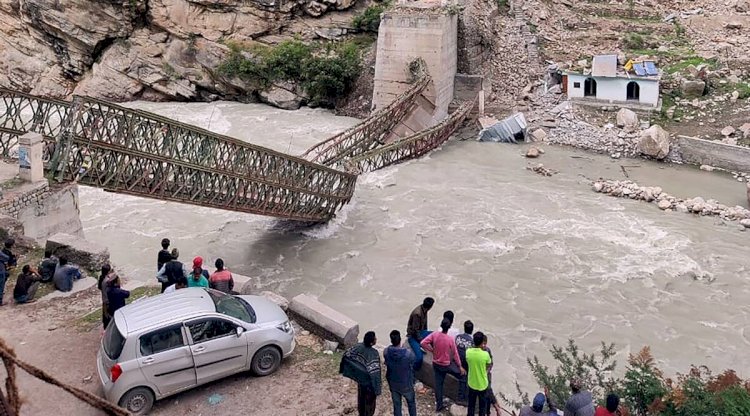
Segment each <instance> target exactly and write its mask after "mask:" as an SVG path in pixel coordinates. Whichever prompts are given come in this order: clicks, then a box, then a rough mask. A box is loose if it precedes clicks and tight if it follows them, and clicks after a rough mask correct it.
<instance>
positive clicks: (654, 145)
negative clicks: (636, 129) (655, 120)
mask: <svg viewBox="0 0 750 416" xmlns="http://www.w3.org/2000/svg"><path fill="white" fill-rule="evenodd" d="M638 150H639V151H640V152H641V153H642V154H644V155H647V156H651V157H653V158H656V159H664V158H665V157H667V154H669V133H667V132H666V131H665V130H664V129H663V128H661V127H660V126H658V125H656V124H654V125H653V126H651V127H650V128H648V129H646V130H644V131H643V133H641V139H640V141H639V142H638Z"/></svg>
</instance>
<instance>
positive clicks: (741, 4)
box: [734, 0, 750, 13]
mask: <svg viewBox="0 0 750 416" xmlns="http://www.w3.org/2000/svg"><path fill="white" fill-rule="evenodd" d="M734 10H736V11H738V12H740V13H745V12H750V1H748V0H737V1H736V2H735V3H734Z"/></svg>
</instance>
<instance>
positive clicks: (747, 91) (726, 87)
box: [715, 82, 750, 100]
mask: <svg viewBox="0 0 750 416" xmlns="http://www.w3.org/2000/svg"><path fill="white" fill-rule="evenodd" d="M715 90H716V91H718V92H719V93H722V94H727V93H732V92H734V91H737V92H738V93H739V94H740V95H739V97H737V98H739V99H740V100H744V99H746V98H750V83H747V82H738V83H736V84H734V83H731V82H727V83H726V84H718V86H717V87H716V88H715Z"/></svg>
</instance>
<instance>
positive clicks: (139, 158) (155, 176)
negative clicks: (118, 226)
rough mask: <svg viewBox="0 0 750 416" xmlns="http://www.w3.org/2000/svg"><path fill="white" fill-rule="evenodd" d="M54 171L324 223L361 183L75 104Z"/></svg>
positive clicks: (157, 119) (181, 129) (81, 101)
mask: <svg viewBox="0 0 750 416" xmlns="http://www.w3.org/2000/svg"><path fill="white" fill-rule="evenodd" d="M73 107H74V111H73V113H72V114H71V117H70V118H69V119H68V124H67V125H66V126H65V128H64V129H63V130H62V131H61V135H60V137H59V139H58V150H57V152H56V153H55V157H54V159H53V161H52V165H51V168H52V170H53V171H54V172H55V175H56V177H57V178H58V179H59V180H64V181H78V182H80V183H82V184H87V185H92V186H97V187H101V188H104V189H107V190H111V191H114V192H120V193H130V194H135V195H140V196H146V197H152V198H158V199H163V200H173V201H178V202H185V203H192V204H196V205H202V206H208V207H214V208H221V209H230V210H235V211H242V212H250V213H257V214H265V215H273V216H277V217H282V218H289V219H297V220H305V221H316V220H325V219H328V218H330V217H332V216H333V215H334V213H335V212H336V210H338V209H339V208H340V207H341V206H343V205H344V204H346V203H347V202H348V201H349V199H351V196H352V194H353V192H354V186H355V182H356V176H355V175H353V174H349V173H345V172H341V171H337V170H334V169H331V168H328V167H325V166H321V165H317V164H315V163H312V162H309V161H307V160H304V159H301V158H297V157H294V156H289V155H285V154H283V153H280V152H276V151H273V150H270V149H267V148H263V147H260V146H256V145H252V144H249V143H246V142H243V141H241V140H238V139H234V138H231V137H227V136H222V135H218V134H215V133H211V132H209V131H207V130H204V129H201V128H198V127H195V126H190V125H187V124H183V123H180V122H177V121H174V120H170V119H167V118H165V117H161V116H158V115H156V114H152V113H148V112H145V111H140V110H133V109H128V108H125V107H121V106H118V105H115V104H111V103H107V102H105V101H101V100H96V99H93V98H84V97H76V98H75V99H74V105H73Z"/></svg>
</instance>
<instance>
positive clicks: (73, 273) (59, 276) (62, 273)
mask: <svg viewBox="0 0 750 416" xmlns="http://www.w3.org/2000/svg"><path fill="white" fill-rule="evenodd" d="M80 278H81V271H80V270H79V269H78V267H76V266H73V265H71V264H68V259H67V258H66V257H65V256H63V257H60V262H59V264H58V266H57V270H55V275H54V276H53V277H52V281H53V282H54V284H55V289H57V290H59V291H61V292H70V291H71V290H73V281H74V280H78V279H80Z"/></svg>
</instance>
